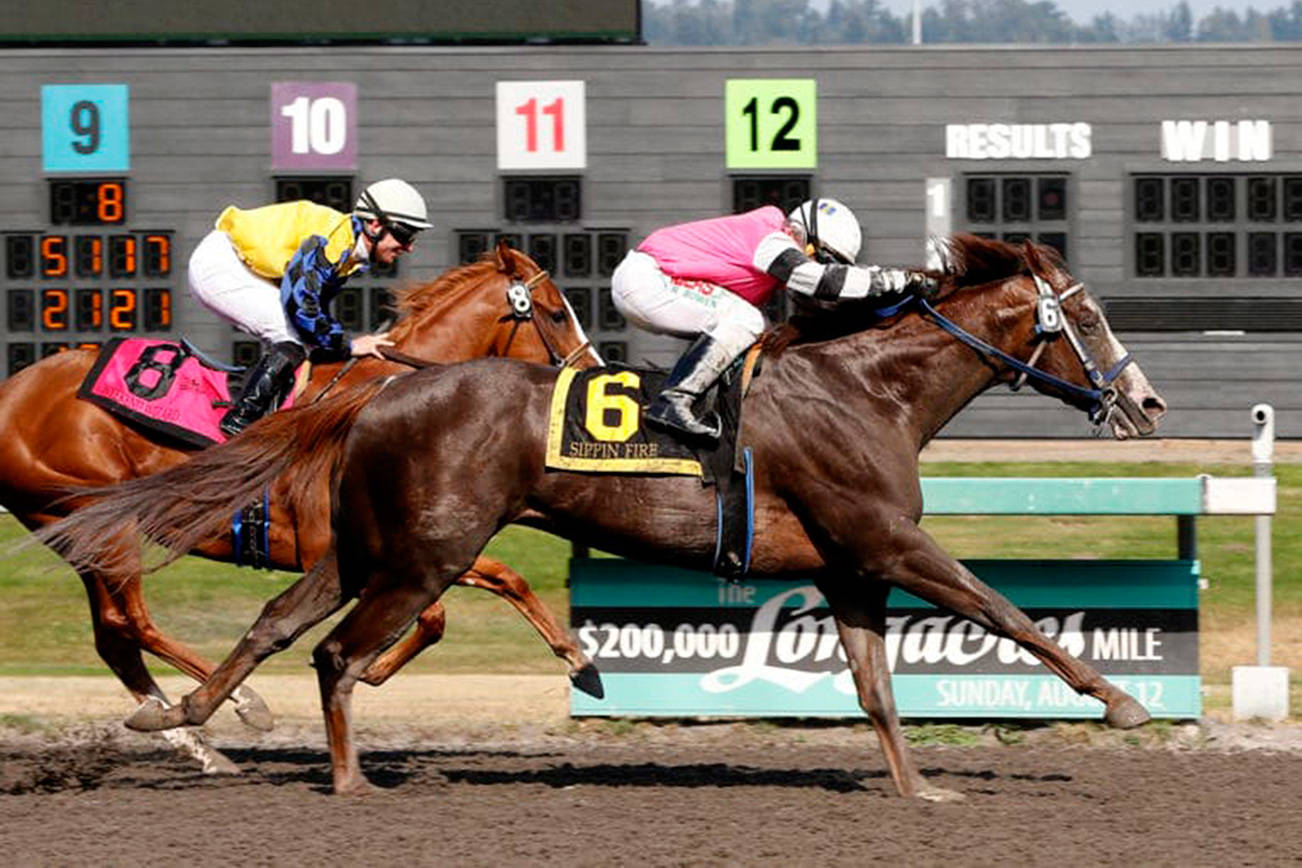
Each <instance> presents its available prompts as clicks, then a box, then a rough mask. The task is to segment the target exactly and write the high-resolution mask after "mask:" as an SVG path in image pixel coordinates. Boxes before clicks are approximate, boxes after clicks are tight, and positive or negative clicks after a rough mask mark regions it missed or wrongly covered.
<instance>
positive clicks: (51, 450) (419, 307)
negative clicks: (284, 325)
mask: <svg viewBox="0 0 1302 868" xmlns="http://www.w3.org/2000/svg"><path fill="white" fill-rule="evenodd" d="M396 308H397V312H398V313H399V314H400V318H399V320H398V321H397V323H396V324H395V325H394V326H393V328H392V329H391V331H390V337H391V338H392V339H393V341H394V343H395V347H394V349H395V350H397V351H398V352H397V353H393V354H392V356H391V357H393V358H399V359H405V360H406V362H407V364H424V363H427V362H428V363H447V362H458V361H464V360H466V359H472V358H478V357H482V356H509V357H512V358H517V359H522V360H524V361H528V362H536V363H539V364H547V363H551V364H558V365H559V364H564V363H570V364H574V365H576V366H579V367H589V366H592V365H597V364H600V363H601V360H600V358H599V357H598V356H597V355H596V353H595V352H594V351H593V350H592V349H591V345H590V343H589V342H588V340H587V337H586V336H585V335H584V332H583V327H582V326H581V325H580V324H579V323H578V321H577V320H576V318H575V316H574V312H573V311H572V310H571V309H570V307H569V305H568V304H567V302H566V301H565V297H564V295H563V294H562V293H561V292H560V290H559V289H558V288H557V287H556V285H555V284H553V283H552V282H551V280H549V279H548V278H547V275H546V273H545V272H543V271H542V270H541V269H540V268H538V266H537V265H536V264H535V263H534V262H533V261H532V260H531V259H529V257H527V256H526V255H524V254H523V253H520V252H518V251H514V250H511V249H510V248H508V247H506V246H505V245H504V244H502V245H499V246H498V247H497V249H496V250H495V251H494V252H493V253H492V254H490V255H489V256H488V257H486V258H485V259H484V260H483V261H481V262H477V263H474V264H471V265H467V266H462V267H459V268H455V269H452V270H451V271H449V272H447V273H445V274H443V275H441V276H440V277H439V278H437V279H436V280H434V281H433V282H431V283H427V284H424V285H420V286H414V287H410V288H407V289H405V290H403V291H402V292H401V293H400V294H399V298H398V300H397V303H396ZM96 355H97V354H96V353H95V352H93V351H89V350H80V351H71V352H66V353H61V354H59V355H56V356H51V357H50V358H47V359H44V360H43V361H41V362H40V363H38V364H36V365H33V366H32V367H30V368H27V369H25V370H23V371H22V372H20V373H18V374H16V375H15V376H13V377H11V378H10V379H9V380H8V381H6V382H5V383H3V384H0V467H3V469H4V471H3V474H0V503H3V504H4V505H5V506H6V507H8V509H9V510H10V512H12V513H13V514H14V515H15V516H16V517H17V518H18V520H19V521H21V522H22V523H23V524H24V525H26V526H27V527H28V528H29V529H37V528H40V527H42V526H44V525H47V524H49V523H51V522H53V521H55V520H57V519H59V518H60V517H62V516H63V515H66V514H67V512H68V511H69V509H70V506H71V505H70V504H69V503H68V502H67V501H61V500H60V498H61V497H62V495H63V494H64V493H65V490H66V489H67V488H69V487H70V486H76V487H84V486H99V485H107V484H110V483H115V482H121V481H123V480H127V479H133V478H136V477H141V476H145V475H147V474H151V473H156V472H158V471H160V470H162V469H164V468H167V467H171V466H173V465H176V464H179V463H181V462H183V461H185V460H187V459H189V458H191V457H193V455H194V454H195V452H194V451H193V450H189V451H187V450H185V449H183V448H177V447H176V446H175V445H174V444H171V443H164V442H160V441H159V440H158V439H155V438H153V437H151V436H150V435H149V434H147V433H143V432H142V431H141V430H140V429H138V428H135V427H133V426H132V425H131V424H129V423H128V422H125V421H123V420H122V419H120V418H118V417H117V416H113V415H111V414H109V413H107V412H106V411H104V410H102V409H100V408H99V407H97V406H95V405H94V404H91V403H89V402H87V401H82V400H78V399H77V397H76V394H77V388H78V386H79V385H80V384H81V382H82V380H83V378H84V377H85V376H86V373H87V371H88V370H89V369H90V367H91V365H92V364H93V363H94V362H95V359H96ZM407 370H409V368H408V367H407V365H406V364H395V363H394V362H388V361H381V360H379V359H374V358H369V357H367V358H359V359H356V360H354V361H353V362H351V363H344V362H335V363H330V364H321V365H316V366H314V367H313V369H312V375H311V379H310V381H309V382H308V384H307V386H306V390H305V392H304V393H303V394H302V395H301V396H299V399H298V402H299V403H300V404H309V403H311V402H312V401H314V400H316V399H317V398H319V397H320V396H321V395H322V394H323V393H324V392H325V391H327V390H328V391H331V392H338V391H341V390H344V389H347V388H349V387H351V386H354V385H356V384H358V383H360V382H363V381H365V380H369V379H373V378H376V377H380V376H382V375H385V374H394V373H398V372H404V371H407ZM287 492H288V480H278V481H276V482H275V484H274V485H273V487H272V490H271V497H270V501H271V519H272V525H271V533H270V555H271V559H272V561H273V562H274V566H276V567H278V568H281V569H289V570H295V571H300V572H301V571H302V570H303V569H306V568H308V567H310V566H311V565H312V564H313V563H315V562H316V560H317V559H318V558H319V557H320V556H321V554H322V553H323V552H324V551H325V550H326V548H327V545H328V543H329V540H330V526H329V519H328V513H327V511H326V510H327V502H328V496H329V495H328V480H327V477H321V478H320V479H319V480H313V481H312V485H311V488H310V490H307V491H305V492H304V495H303V496H300V497H298V498H297V499H294V498H290V497H289V496H288V495H287ZM134 539H135V537H134V536H133V535H132V534H131V533H130V532H126V531H124V533H123V534H121V536H120V537H119V538H117V539H115V540H111V541H109V540H106V541H105V542H106V544H108V545H112V546H115V547H119V548H121V549H122V552H123V557H122V558H121V559H120V561H119V563H118V565H117V566H116V567H115V568H114V569H112V570H107V571H106V570H99V569H81V570H79V571H78V572H79V574H80V576H81V579H82V582H83V583H84V584H85V587H86V594H87V596H88V597H89V599H90V611H91V618H92V622H93V624H94V632H95V646H96V648H97V650H98V651H99V654H100V657H102V658H103V659H104V662H105V663H107V664H108V665H109V668H110V669H112V670H113V672H114V673H115V674H116V675H117V676H118V678H119V679H120V680H121V681H122V683H123V684H124V685H125V686H126V688H127V689H128V690H129V691H131V693H132V694H133V695H134V696H135V697H136V699H137V700H143V699H145V698H146V697H158V698H159V699H160V700H163V701H165V699H164V698H163V693H162V691H161V690H160V689H159V687H158V685H157V684H156V683H155V681H154V679H153V678H152V677H151V676H150V674H149V671H148V670H147V669H146V667H145V664H144V660H143V659H142V657H141V652H142V651H148V652H150V653H152V654H154V655H156V656H157V657H159V658H160V659H162V660H163V661H165V662H167V663H170V664H172V665H173V666H175V667H177V668H178V669H180V670H181V671H182V672H185V673H187V674H189V675H191V676H193V677H194V678H196V679H198V680H200V681H203V680H204V679H205V678H207V677H208V675H209V674H210V673H211V672H212V669H213V664H211V663H210V662H208V661H207V660H205V659H203V658H202V657H200V656H199V655H198V654H196V653H195V652H194V651H192V650H191V649H189V648H187V647H186V646H185V645H183V644H181V643H180V642H178V641H177V640H175V639H173V638H171V637H170V636H167V635H166V634H164V633H163V632H162V631H161V630H160V629H159V628H158V627H157V626H155V624H154V623H153V621H152V619H151V618H150V615H149V611H148V609H147V608H146V606H145V601H144V598H143V596H142V593H141V569H140V563H139V559H138V549H137V546H136V544H135V542H134ZM194 549H195V553H196V554H200V555H203V556H206V557H210V558H214V559H218V560H231V559H232V550H231V534H230V533H229V528H227V529H215V531H214V533H213V534H212V535H211V536H210V537H208V538H206V539H203V540H198V541H196V544H195V546H194ZM458 582H459V583H460V584H464V585H469V586H473V587H479V588H485V589H487V590H490V591H492V592H494V593H496V594H499V595H501V596H502V597H504V598H505V599H507V600H508V601H509V602H510V603H511V604H512V605H514V606H515V607H516V608H517V609H519V611H520V612H521V613H522V614H523V615H524V616H525V617H526V618H528V619H529V621H530V623H532V624H533V625H534V627H536V628H537V629H538V631H539V633H541V634H542V636H543V638H544V639H546V641H547V642H548V644H549V645H550V646H551V647H552V649H553V651H554V652H555V653H556V655H557V656H558V657H561V658H562V659H564V660H566V661H567V662H568V663H569V666H570V672H571V678H574V679H576V680H577V681H578V683H579V684H580V686H582V687H584V688H586V689H588V690H590V691H591V690H600V681H599V677H598V676H597V675H596V671H595V669H592V668H591V662H590V661H589V660H588V659H587V657H586V656H585V655H584V654H583V653H582V652H581V651H580V650H579V648H578V647H577V645H575V644H574V642H573V640H572V639H571V638H570V637H569V635H568V633H567V632H566V631H565V630H564V629H562V627H561V626H560V625H559V624H558V623H557V621H556V619H555V617H554V616H553V615H552V613H551V612H550V611H549V610H548V609H547V608H546V607H545V606H544V605H543V604H542V602H541V601H539V600H538V599H537V597H535V596H534V594H533V591H532V590H531V589H530V588H529V586H528V585H527V584H526V583H525V581H524V580H523V579H522V578H521V577H520V576H519V575H518V574H517V573H516V572H514V571H513V570H511V569H510V568H509V567H507V566H506V565H505V564H502V563H499V562H497V561H494V560H491V559H488V558H480V559H479V560H477V561H476V562H475V563H474V565H473V567H471V568H470V569H469V571H468V572H466V573H465V575H463V576H461V577H460V578H459V579H458ZM443 623H444V615H443V611H442V608H441V607H431V608H430V610H429V611H428V612H426V613H424V614H423V615H422V616H421V619H420V630H419V631H418V632H417V633H416V634H415V635H414V636H413V638H412V639H411V640H409V641H408V642H407V643H405V644H404V646H402V650H401V652H395V655H393V656H391V657H390V658H389V660H388V661H386V665H385V667H384V668H383V670H381V669H377V670H376V671H375V672H373V673H372V674H371V676H370V677H371V680H373V681H374V682H375V683H379V682H380V681H383V680H384V678H387V677H388V675H389V674H391V673H392V672H393V671H394V670H395V669H396V668H397V667H398V666H400V665H401V663H402V662H404V661H405V660H406V659H408V658H410V657H411V656H414V654H415V653H416V652H418V651H419V650H420V649H421V648H423V647H424V646H425V645H427V644H430V643H431V642H434V641H438V638H439V637H440V636H441V635H442V628H443ZM238 700H239V701H238V704H237V708H238V710H239V711H240V712H241V715H240V716H241V717H242V718H244V719H245V722H246V723H249V724H250V725H252V726H255V727H257V728H270V722H271V718H270V713H269V712H268V711H267V709H266V706H265V705H264V704H263V703H262V700H261V699H260V698H258V697H257V695H256V694H254V693H253V692H252V691H250V690H248V689H247V688H246V689H245V690H244V691H242V695H241V696H240V697H239V698H238ZM191 749H194V748H193V746H191ZM200 759H201V760H204V758H202V757H201V758H200ZM208 759H209V760H211V762H212V763H215V764H216V766H219V767H220V768H221V769H222V770H230V769H229V768H228V767H227V766H226V765H225V764H224V763H222V762H221V761H220V760H218V759H216V758H211V757H210V758H208ZM205 761H207V760H205Z"/></svg>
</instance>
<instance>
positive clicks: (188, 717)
mask: <svg viewBox="0 0 1302 868" xmlns="http://www.w3.org/2000/svg"><path fill="white" fill-rule="evenodd" d="M347 599H348V597H347V596H346V595H345V593H344V591H343V588H342V587H341V585H340V583H339V570H338V568H337V566H336V561H335V555H334V551H333V550H331V551H330V552H327V553H326V555H325V556H323V557H322V558H321V560H319V561H317V562H316V564H315V565H314V566H313V567H312V569H311V570H309V571H308V573H307V575H305V576H303V577H302V578H301V579H299V580H298V581H297V582H295V583H294V584H292V585H290V586H289V587H288V588H286V589H285V590H284V591H282V592H281V593H280V594H279V595H278V596H276V597H274V598H273V599H272V600H271V601H270V602H268V603H267V604H266V606H264V607H263V609H262V614H260V615H259V616H258V620H257V621H255V622H254V624H253V626H252V627H250V628H249V630H248V632H246V633H245V634H244V636H243V637H242V638H241V639H240V641H239V644H237V645H236V646H235V649H234V650H233V651H231V653H230V654H229V655H227V657H226V659H225V660H223V661H222V662H221V664H220V665H219V666H218V667H217V668H216V669H214V670H213V672H212V674H211V675H210V676H209V677H208V679H207V680H206V681H204V683H203V684H201V685H199V687H198V688H196V689H195V690H194V691H193V692H192V693H190V694H188V695H186V696H185V697H184V698H183V699H182V700H181V702H180V704H178V705H176V706H173V707H171V708H157V707H150V706H141V707H140V709H139V710H137V712H136V714H134V715H133V716H132V717H130V718H128V720H127V722H126V725H127V726H128V727H130V728H131V729H136V730H141V731H146V732H152V731H155V730H163V729H170V728H172V727H175V726H182V725H185V724H192V725H197V724H200V723H203V722H204V721H206V720H207V719H208V718H209V717H211V716H212V714H213V712H215V711H216V710H217V709H218V707H220V706H221V704H222V702H223V701H225V699H226V698H227V697H229V696H230V695H231V693H232V692H234V691H235V689H236V688H237V687H239V685H240V683H241V682H242V681H243V680H244V679H245V678H247V677H248V675H249V673H250V672H252V671H253V670H254V669H255V668H256V667H257V665H258V664H259V663H261V662H262V661H263V660H265V659H266V658H267V657H270V656H271V655H272V654H275V653H276V652H278V651H282V650H284V649H285V648H288V647H289V646H290V645H291V644H293V642H294V640H295V639H297V638H298V637H299V636H300V635H302V633H303V631H304V630H307V629H308V628H310V627H312V626H313V625H315V624H318V623H320V622H321V621H322V620H324V619H325V618H327V617H328V616H330V615H331V614H333V613H334V612H336V611H338V610H339V607H340V606H342V605H343V604H344V603H345V602H346V601H347Z"/></svg>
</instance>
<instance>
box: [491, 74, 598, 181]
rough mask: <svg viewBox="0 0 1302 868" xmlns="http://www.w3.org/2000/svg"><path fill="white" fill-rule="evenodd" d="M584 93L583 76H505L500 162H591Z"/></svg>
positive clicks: (559, 165) (500, 90)
mask: <svg viewBox="0 0 1302 868" xmlns="http://www.w3.org/2000/svg"><path fill="white" fill-rule="evenodd" d="M584 99H585V96H584V90H583V82H581V81H499V82H498V83H497V168H498V169H583V168H586V167H587V163H588V142H587V113H586V110H585V105H584Z"/></svg>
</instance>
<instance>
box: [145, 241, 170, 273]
mask: <svg viewBox="0 0 1302 868" xmlns="http://www.w3.org/2000/svg"><path fill="white" fill-rule="evenodd" d="M171 273H172V239H171V238H169V237H168V236H166V235H146V236H145V274H147V275H149V276H150V277H166V276H167V275H169V274H171Z"/></svg>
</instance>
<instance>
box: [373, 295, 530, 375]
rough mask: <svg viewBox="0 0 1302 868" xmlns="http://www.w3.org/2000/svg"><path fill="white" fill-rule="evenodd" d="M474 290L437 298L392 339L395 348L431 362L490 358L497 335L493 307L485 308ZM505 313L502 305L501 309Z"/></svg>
mask: <svg viewBox="0 0 1302 868" xmlns="http://www.w3.org/2000/svg"><path fill="white" fill-rule="evenodd" d="M481 295H482V290H481V289H480V287H478V286H472V287H463V288H461V290H460V291H457V292H455V293H452V294H450V295H448V296H446V297H440V298H438V299H437V301H436V302H435V303H434V304H433V305H432V306H431V307H430V308H428V309H426V310H424V311H422V312H420V313H419V314H415V315H414V316H416V317H417V319H415V320H413V321H412V323H411V324H410V325H408V326H405V327H403V328H400V329H397V330H396V331H395V333H394V334H393V335H392V336H393V338H394V344H395V347H396V348H397V349H398V350H400V351H402V352H404V353H406V354H407V355H410V356H415V357H416V358H419V359H424V360H426V361H431V362H463V361H466V360H468V359H474V358H480V357H482V356H488V355H492V354H493V353H492V350H493V346H494V341H495V340H496V334H497V332H498V331H499V329H498V323H497V321H496V316H495V315H494V314H495V312H496V311H497V307H495V306H494V305H491V304H486V303H485V302H484V300H483V299H482V298H481V297H480V296H481ZM501 310H502V311H503V312H504V311H505V304H503V305H502V306H501Z"/></svg>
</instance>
